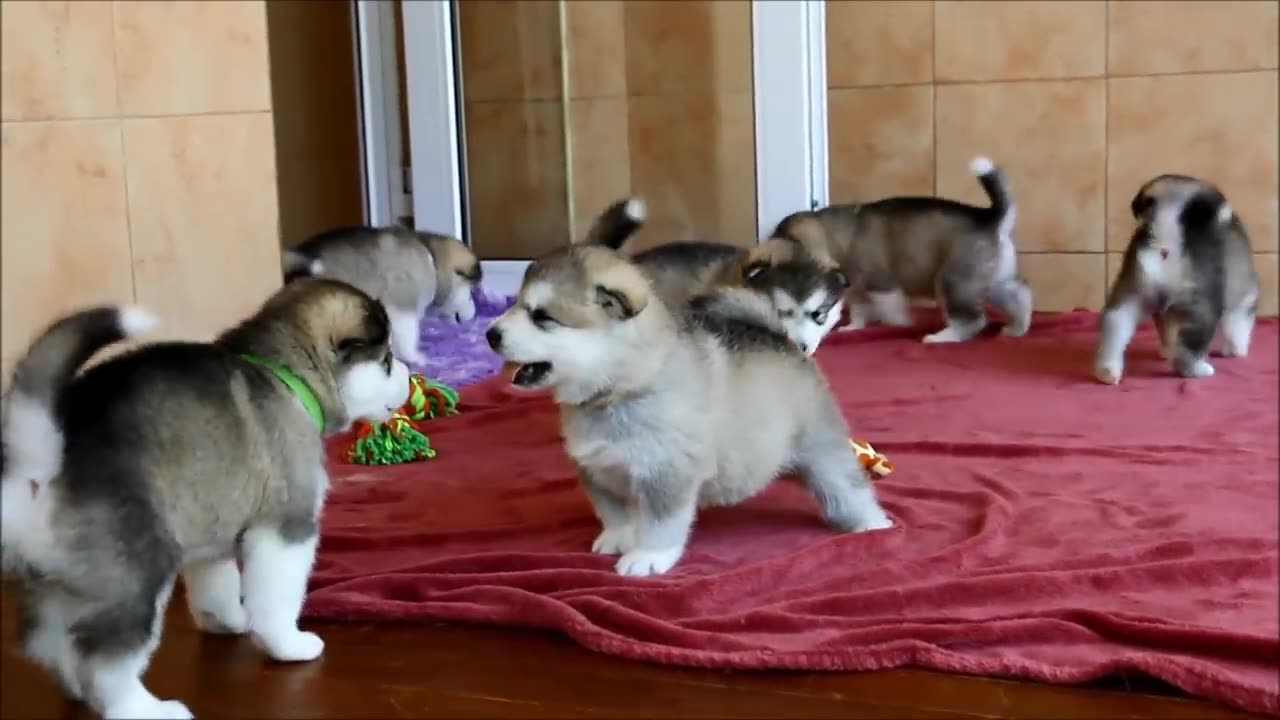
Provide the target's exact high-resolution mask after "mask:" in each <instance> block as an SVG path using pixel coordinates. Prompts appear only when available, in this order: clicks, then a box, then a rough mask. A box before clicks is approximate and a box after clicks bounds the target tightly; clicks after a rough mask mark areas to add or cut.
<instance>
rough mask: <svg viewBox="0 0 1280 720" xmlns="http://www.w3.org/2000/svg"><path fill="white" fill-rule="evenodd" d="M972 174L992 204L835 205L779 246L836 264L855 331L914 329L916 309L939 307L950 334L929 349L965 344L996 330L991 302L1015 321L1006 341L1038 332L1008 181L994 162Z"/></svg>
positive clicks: (785, 227)
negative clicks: (931, 302)
mask: <svg viewBox="0 0 1280 720" xmlns="http://www.w3.org/2000/svg"><path fill="white" fill-rule="evenodd" d="M970 170H971V171H972V172H973V174H974V175H975V176H976V177H977V178H978V182H980V183H981V184H982V188H983V189H984V190H986V192H987V195H988V196H990V198H991V206H990V207H977V206H974V205H966V204H964V203H960V202H955V201H954V200H945V199H943V198H936V197H894V198H887V199H884V200H878V201H876V202H869V203H857V204H853V205H832V206H830V207H827V208H823V209H821V210H815V211H812V212H808V211H806V212H798V213H794V214H792V215H790V216H788V217H787V218H785V219H784V220H783V221H782V222H781V223H779V224H778V227H777V229H775V230H774V232H773V235H774V236H775V237H787V238H792V239H794V240H797V241H798V242H800V243H802V244H804V245H805V246H806V247H808V248H810V250H811V251H812V252H814V253H815V254H817V255H820V256H826V257H830V258H832V259H833V260H834V261H835V262H836V263H837V264H838V265H839V267H840V268H841V269H842V270H844V274H845V276H846V277H848V279H849V283H850V287H851V292H850V296H851V300H850V302H851V305H850V308H849V311H850V312H849V315H850V321H851V322H850V325H849V326H848V329H858V328H861V327H865V326H866V325H867V324H869V323H871V322H880V323H883V324H886V325H897V326H907V325H911V324H912V318H911V312H910V302H909V301H910V300H911V299H912V298H936V299H937V300H938V304H939V306H940V307H941V308H942V310H943V313H944V314H945V316H946V319H947V327H946V328H944V329H942V330H940V331H938V332H936V333H932V334H930V335H926V336H925V338H924V341H925V342H928V343H935V342H963V341H966V340H969V339H971V338H973V337H974V336H975V335H977V334H978V333H979V332H981V331H982V329H983V328H984V327H986V324H987V315H986V310H985V308H986V304H987V302H988V301H989V302H991V303H992V304H994V305H995V306H997V307H998V308H1000V310H1001V311H1002V312H1003V313H1004V314H1005V315H1006V316H1007V318H1008V322H1007V324H1006V325H1005V326H1004V333H1005V334H1006V335H1014V336H1020V335H1024V334H1026V332H1027V329H1028V328H1029V327H1030V326H1031V289H1030V288H1029V287H1027V284H1026V283H1024V282H1023V281H1022V280H1020V279H1019V278H1018V252H1017V249H1016V248H1015V247H1014V241H1013V225H1014V221H1015V219H1016V217H1017V209H1016V207H1015V206H1014V202H1013V193H1012V191H1011V190H1010V189H1009V181H1008V178H1006V177H1005V174H1004V172H1003V171H1002V170H1000V168H998V167H996V166H995V165H994V164H992V162H991V161H990V160H988V159H986V158H977V159H975V160H974V161H973V162H972V163H971V164H970Z"/></svg>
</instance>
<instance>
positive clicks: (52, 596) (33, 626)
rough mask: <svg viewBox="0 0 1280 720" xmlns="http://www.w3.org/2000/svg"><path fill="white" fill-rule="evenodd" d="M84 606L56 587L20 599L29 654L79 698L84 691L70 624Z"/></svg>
mask: <svg viewBox="0 0 1280 720" xmlns="http://www.w3.org/2000/svg"><path fill="white" fill-rule="evenodd" d="M82 607H83V605H82V603H80V602H78V601H76V600H75V599H74V598H73V597H71V596H70V595H68V594H67V593H65V592H62V591H60V590H56V589H45V588H39V589H30V590H27V591H26V592H24V593H23V595H22V598H21V618H22V620H21V631H20V633H21V636H22V646H23V649H24V650H26V653H27V657H29V658H31V659H32V660H34V661H35V662H37V663H39V664H40V665H41V666H42V667H44V668H45V669H47V670H49V671H50V672H52V673H53V674H54V675H55V676H56V677H57V679H58V684H60V685H61V686H62V689H63V691H65V692H66V693H67V695H69V696H71V697H72V698H75V699H76V700H83V699H84V693H83V691H82V690H81V687H80V674H79V673H80V657H79V653H78V652H76V649H75V647H74V646H73V644H72V639H71V624H72V623H73V622H75V620H76V619H77V618H76V613H77V610H79V609H81V608H82Z"/></svg>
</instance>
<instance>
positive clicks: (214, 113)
mask: <svg viewBox="0 0 1280 720" xmlns="http://www.w3.org/2000/svg"><path fill="white" fill-rule="evenodd" d="M113 52H114V49H113ZM112 62H113V63H114V62H115V60H114V58H113V59H112ZM119 96H120V88H119V86H118V79H117V87H116V105H117V106H119V104H120V100H119ZM535 102H537V101H535ZM269 114H271V110H208V111H203V112H190V113H162V114H157V115H85V116H83V117H49V118H15V119H12V120H5V121H4V124H5V125H35V124H37V123H71V122H104V121H113V120H119V121H123V120H167V119H170V118H201V117H225V116H228V115H269Z"/></svg>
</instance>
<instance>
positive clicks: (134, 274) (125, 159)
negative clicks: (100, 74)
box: [111, 3, 140, 303]
mask: <svg viewBox="0 0 1280 720" xmlns="http://www.w3.org/2000/svg"><path fill="white" fill-rule="evenodd" d="M116 29H117V25H116V4H115V3H111V80H112V82H114V83H115V94H116V117H115V118H114V120H115V122H116V132H117V133H118V134H119V137H120V179H121V180H122V181H123V184H124V187H123V188H122V190H123V191H124V232H125V239H126V240H127V241H128V243H129V283H130V284H131V285H132V286H133V302H135V303H139V302H140V301H139V299H138V270H137V268H138V258H137V255H136V253H135V252H134V249H133V203H132V202H130V197H129V154H128V148H127V146H126V144H125V140H124V118H123V117H121V116H120V110H121V106H120V57H119V49H118V47H117V46H118V45H119V40H120V38H119V35H118V33H117V32H116Z"/></svg>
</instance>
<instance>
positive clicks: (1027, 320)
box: [991, 278, 1031, 337]
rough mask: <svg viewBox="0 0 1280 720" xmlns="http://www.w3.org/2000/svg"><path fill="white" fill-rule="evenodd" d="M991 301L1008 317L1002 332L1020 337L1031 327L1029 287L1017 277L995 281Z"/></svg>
mask: <svg viewBox="0 0 1280 720" xmlns="http://www.w3.org/2000/svg"><path fill="white" fill-rule="evenodd" d="M991 302H992V304H994V305H995V306H996V307H998V308H1000V311H1001V312H1003V313H1004V314H1005V317H1006V318H1008V322H1007V323H1006V324H1005V326H1004V329H1003V330H1001V332H1002V333H1004V334H1005V335H1008V336H1009V337H1022V336H1023V335H1026V334H1027V331H1028V330H1030V329H1031V288H1030V287H1028V286H1027V284H1026V283H1025V282H1023V281H1021V280H1019V279H1017V278H1010V279H1008V280H1004V281H1001V282H998V283H996V284H995V285H994V286H992V288H991Z"/></svg>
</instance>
